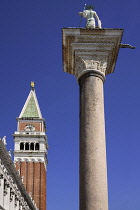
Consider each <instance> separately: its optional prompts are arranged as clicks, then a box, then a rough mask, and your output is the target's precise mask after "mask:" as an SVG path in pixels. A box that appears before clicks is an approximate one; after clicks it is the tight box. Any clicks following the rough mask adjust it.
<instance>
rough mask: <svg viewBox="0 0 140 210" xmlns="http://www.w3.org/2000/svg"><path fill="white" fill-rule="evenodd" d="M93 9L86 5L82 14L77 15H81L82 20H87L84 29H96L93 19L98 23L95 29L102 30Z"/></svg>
mask: <svg viewBox="0 0 140 210" xmlns="http://www.w3.org/2000/svg"><path fill="white" fill-rule="evenodd" d="M93 9H94V6H92V5H87V6H85V8H84V11H83V12H79V15H81V16H83V17H84V18H86V19H87V22H86V28H89V29H93V28H96V24H95V18H96V20H97V22H98V27H97V28H102V26H101V20H100V19H99V17H98V15H97V13H96V12H95V11H93Z"/></svg>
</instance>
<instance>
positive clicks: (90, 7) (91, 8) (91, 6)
mask: <svg viewBox="0 0 140 210" xmlns="http://www.w3.org/2000/svg"><path fill="white" fill-rule="evenodd" d="M94 8H95V7H94V6H93V5H87V6H86V7H85V9H86V10H93V9H94Z"/></svg>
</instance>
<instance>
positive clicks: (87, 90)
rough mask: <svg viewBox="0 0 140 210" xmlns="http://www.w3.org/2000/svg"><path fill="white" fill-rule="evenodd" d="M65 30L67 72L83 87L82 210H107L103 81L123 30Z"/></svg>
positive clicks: (81, 132) (109, 69) (108, 71)
mask: <svg viewBox="0 0 140 210" xmlns="http://www.w3.org/2000/svg"><path fill="white" fill-rule="evenodd" d="M62 33H63V64H64V71H65V72H67V73H70V74H73V75H75V76H76V78H77V80H78V83H79V86H80V170H79V174H80V199H79V200H80V210H108V190H107V166H106V140H105V121H104V93H103V83H104V81H105V76H106V75H107V74H110V73H112V72H113V71H114V66H115V63H116V59H117V55H118V51H119V48H120V41H121V37H122V33H123V30H122V29H92V30H90V29H84V28H64V29H62Z"/></svg>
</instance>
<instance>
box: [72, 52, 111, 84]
mask: <svg viewBox="0 0 140 210" xmlns="http://www.w3.org/2000/svg"><path fill="white" fill-rule="evenodd" d="M106 68H107V58H106V57H99V58H97V57H94V56H88V57H84V58H83V57H82V56H75V73H76V75H75V76H76V77H77V79H78V80H79V78H80V77H81V76H82V75H83V74H86V73H88V72H93V73H95V74H97V75H99V77H100V78H101V79H102V80H103V81H104V79H105V72H106Z"/></svg>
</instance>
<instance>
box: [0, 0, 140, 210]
mask: <svg viewBox="0 0 140 210" xmlns="http://www.w3.org/2000/svg"><path fill="white" fill-rule="evenodd" d="M0 3H1V5H0V73H1V74H0V78H1V80H0V99H1V100H0V122H1V126H0V136H4V135H6V136H7V142H8V145H7V148H8V149H13V147H14V143H13V137H12V134H13V133H14V132H15V131H16V117H18V116H19V114H20V111H21V109H22V107H23V105H24V103H25V100H26V98H27V96H28V93H29V91H30V81H35V87H36V94H37V97H38V101H39V104H40V108H41V111H42V114H43V117H44V118H45V119H46V123H47V136H48V141H49V154H48V160H49V165H48V171H47V206H48V210H78V206H79V162H78V161H79V87H78V84H77V82H76V79H75V78H74V76H73V75H69V74H67V73H64V72H63V69H62V37H61V28H63V27H78V26H79V22H80V16H79V15H78V12H79V11H82V10H83V7H84V4H85V3H87V4H93V5H95V10H96V12H97V13H98V15H99V17H100V19H101V21H102V26H103V28H124V35H123V40H122V42H123V43H129V44H132V45H133V46H135V47H136V49H135V50H130V49H120V52H119V56H118V60H117V64H116V67H115V73H114V74H110V75H108V76H107V77H106V82H105V84H104V94H105V116H106V140H107V161H108V187H109V209H110V210H139V209H140V199H139V198H140V164H139V162H140V94H139V92H140V68H139V60H140V41H139V33H140V12H139V9H140V2H139V1H138V0H134V1H126V0H117V1H116V0H114V1H111V0H106V1H103V0H98V1H97V0H96V1H91V0H86V1H84V0H77V1H75V0H70V1H68V0H67V1H64V0H60V1H46V0H1V2H0ZM84 26H85V21H84V20H82V23H81V27H84Z"/></svg>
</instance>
